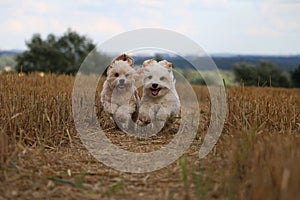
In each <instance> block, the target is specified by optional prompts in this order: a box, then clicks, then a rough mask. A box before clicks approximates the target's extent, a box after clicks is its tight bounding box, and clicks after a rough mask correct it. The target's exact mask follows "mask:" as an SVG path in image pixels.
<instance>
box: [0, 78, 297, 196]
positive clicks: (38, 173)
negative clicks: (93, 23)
mask: <svg viewBox="0 0 300 200" xmlns="http://www.w3.org/2000/svg"><path fill="white" fill-rule="evenodd" d="M73 83H74V77H71V76H64V75H60V76H57V75H53V74H48V75H45V76H43V77H41V76H39V74H30V75H24V76H18V74H7V75H0V125H1V126H0V166H1V167H0V172H1V175H0V180H1V181H0V199H141V198H143V199H199V198H203V199H225V198H228V199H232V198H236V199H299V197H300V192H299V191H300V188H299V187H300V168H299V166H300V148H299V143H300V138H299V133H300V109H299V108H300V90H299V89H281V88H255V87H249V88H243V87H235V88H227V102H228V115H227V119H226V123H225V127H224V129H223V133H222V135H221V137H220V139H219V141H218V143H217V144H216V146H215V148H214V149H213V151H212V152H211V153H210V154H209V155H208V156H207V157H206V158H205V159H202V160H199V159H198V151H199V146H200V144H201V142H202V141H203V139H204V137H205V131H206V130H207V126H208V124H209V116H210V109H209V108H210V104H209V96H208V92H207V89H206V87H204V86H194V87H193V88H194V90H195V92H196V94H197V98H198V100H199V102H200V105H199V107H200V124H199V129H198V132H197V134H196V138H195V140H194V142H193V143H192V145H191V146H190V148H189V149H188V150H187V151H186V156H185V157H186V162H184V157H183V158H181V159H180V162H179V161H177V162H174V163H172V164H171V165H169V166H167V167H166V168H163V169H161V170H158V171H154V172H151V173H145V174H131V173H121V172H118V171H116V170H113V169H111V168H109V167H107V166H105V165H103V164H102V163H100V162H98V161H97V160H96V159H95V158H93V156H91V154H90V153H89V152H88V151H87V150H86V149H85V147H84V146H83V145H82V143H81V141H80V138H79V137H78V136H77V132H76V130H75V127H74V122H73V118H72V113H71V92H72V87H73ZM101 83H103V80H101V81H100V84H99V88H98V93H99V91H101ZM95 98H97V95H96V97H95ZM99 109H100V110H99V115H98V116H99V117H98V121H99V123H100V124H102V125H103V127H102V128H103V129H106V130H107V133H106V134H107V136H108V137H109V138H110V139H111V140H112V141H113V143H114V144H116V145H119V146H121V147H122V148H124V149H126V150H132V151H148V150H152V149H156V148H159V147H160V146H164V145H165V144H166V143H168V140H169V139H170V138H172V137H174V134H173V131H174V130H172V129H171V130H168V128H166V129H165V130H163V131H162V132H161V133H160V134H159V135H158V136H156V137H154V138H153V140H151V139H149V140H139V139H137V138H134V137H131V136H127V135H126V134H124V133H122V132H121V131H120V130H118V129H117V128H116V127H115V126H114V125H113V124H112V123H111V122H110V121H109V120H108V118H107V117H108V116H105V115H104V114H103V113H102V112H101V108H100V107H99ZM101 113H102V114H101ZM133 142H134V145H133ZM132 148H133V149H132Z"/></svg>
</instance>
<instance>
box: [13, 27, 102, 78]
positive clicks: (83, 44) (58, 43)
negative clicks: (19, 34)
mask: <svg viewBox="0 0 300 200" xmlns="http://www.w3.org/2000/svg"><path fill="white" fill-rule="evenodd" d="M26 46H27V47H28V50H26V51H25V52H23V53H22V54H20V55H18V56H17V58H16V61H17V65H16V70H17V71H18V72H21V71H22V72H25V73H30V72H34V71H42V72H52V73H59V74H75V73H76V72H77V71H78V69H79V67H80V65H81V63H82V62H83V60H84V58H85V57H86V56H87V55H88V53H89V52H90V51H92V50H93V49H94V48H95V44H93V42H92V40H91V39H89V38H87V37H86V36H81V35H79V34H78V33H77V32H75V31H72V30H71V29H68V30H67V31H66V32H65V33H64V34H63V35H62V36H61V37H57V36H55V35H53V34H49V35H48V36H47V38H46V39H45V40H43V39H42V38H41V36H40V35H39V34H35V35H33V37H32V38H31V40H30V41H28V42H26ZM99 56H104V57H105V55H99ZM97 64H98V65H99V63H95V66H94V67H96V65H97ZM105 67H106V66H105Z"/></svg>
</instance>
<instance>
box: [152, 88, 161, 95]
mask: <svg viewBox="0 0 300 200" xmlns="http://www.w3.org/2000/svg"><path fill="white" fill-rule="evenodd" d="M150 91H151V94H152V95H153V96H157V95H158V93H159V91H160V88H156V89H154V88H150Z"/></svg>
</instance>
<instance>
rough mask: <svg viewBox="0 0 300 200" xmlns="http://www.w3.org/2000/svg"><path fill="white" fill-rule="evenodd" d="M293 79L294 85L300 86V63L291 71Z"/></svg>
mask: <svg viewBox="0 0 300 200" xmlns="http://www.w3.org/2000/svg"><path fill="white" fill-rule="evenodd" d="M291 81H292V86H293V87H298V88H299V87H300V65H299V66H298V67H297V68H296V69H294V70H293V71H292V72H291Z"/></svg>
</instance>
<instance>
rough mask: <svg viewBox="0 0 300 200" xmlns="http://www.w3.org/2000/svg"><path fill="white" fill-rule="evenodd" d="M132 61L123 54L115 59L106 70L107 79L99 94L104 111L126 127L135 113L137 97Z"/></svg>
mask: <svg viewBox="0 0 300 200" xmlns="http://www.w3.org/2000/svg"><path fill="white" fill-rule="evenodd" d="M133 63H134V60H133V58H132V57H130V56H128V55H126V54H123V55H120V56H118V57H117V58H115V59H114V60H113V61H112V63H111V64H110V65H109V66H108V69H107V79H106V81H105V82H104V84H103V89H102V92H101V103H102V105H103V108H104V110H105V111H106V112H107V113H109V114H111V115H113V117H114V119H115V122H116V120H117V122H116V123H117V124H118V122H120V123H121V124H122V126H125V127H126V126H127V125H128V123H129V121H130V120H131V117H132V114H133V113H135V112H137V109H138V104H139V97H138V94H137V90H136V87H135V85H134V83H135V70H134V68H133Z"/></svg>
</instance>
